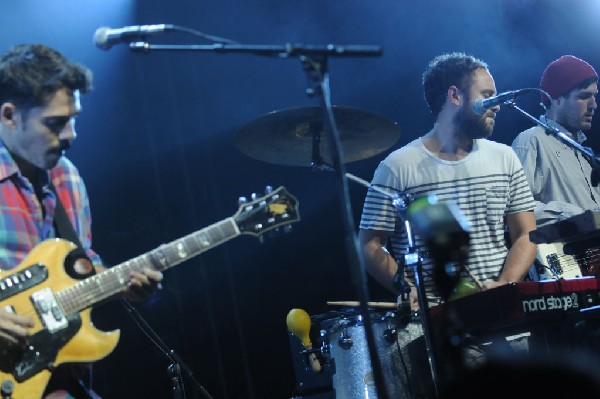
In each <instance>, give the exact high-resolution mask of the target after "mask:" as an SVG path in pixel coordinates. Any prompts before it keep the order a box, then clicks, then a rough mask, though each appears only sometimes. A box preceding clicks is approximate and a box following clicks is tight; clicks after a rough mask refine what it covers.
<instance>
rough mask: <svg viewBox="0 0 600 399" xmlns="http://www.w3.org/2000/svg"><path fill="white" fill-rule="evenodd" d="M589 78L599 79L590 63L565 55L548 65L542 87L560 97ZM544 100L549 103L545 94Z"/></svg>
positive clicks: (552, 94)
mask: <svg viewBox="0 0 600 399" xmlns="http://www.w3.org/2000/svg"><path fill="white" fill-rule="evenodd" d="M589 78H596V79H598V74H597V73H596V71H595V70H594V68H593V67H592V66H591V65H590V64H588V63H587V62H585V61H584V60H582V59H579V58H577V57H574V56H572V55H563V56H562V57H560V58H559V59H557V60H555V61H552V62H551V63H550V64H549V65H548V66H547V67H546V70H545V71H544V74H543V75H542V80H541V81H540V88H541V89H542V90H544V91H545V92H547V93H548V94H550V96H551V97H552V98H558V97H560V96H562V95H564V94H567V93H568V92H570V91H571V90H572V89H574V88H575V87H577V86H578V85H579V84H581V83H582V82H583V81H585V80H587V79H589ZM542 101H543V102H544V104H546V105H548V104H549V100H548V99H547V98H546V96H544V95H542Z"/></svg>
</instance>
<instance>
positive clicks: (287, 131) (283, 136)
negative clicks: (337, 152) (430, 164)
mask: <svg viewBox="0 0 600 399" xmlns="http://www.w3.org/2000/svg"><path fill="white" fill-rule="evenodd" d="M322 114H323V112H322V109H321V108H320V107H300V108H289V109H284V110H278V111H272V112H269V113H267V114H265V115H262V116H260V117H258V118H256V119H254V120H251V121H250V122H248V123H246V124H245V125H243V126H242V127H241V128H240V129H239V130H238V132H237V133H236V136H235V145H236V147H237V148H238V149H239V150H240V151H241V152H243V153H244V154H246V155H248V156H249V157H251V158H254V159H258V160H259V161H265V162H269V163H274V164H278V165H289V166H311V165H312V163H311V162H312V155H313V135H314V134H319V135H320V145H319V155H320V156H321V158H322V161H323V162H325V163H327V164H329V165H331V163H332V162H331V159H332V157H331V154H330V152H331V144H330V138H329V135H328V134H327V133H326V132H325V131H324V123H323V115H322ZM333 115H334V117H335V121H336V124H337V127H338V130H339V133H340V142H341V145H342V150H343V153H344V159H343V162H344V163H349V162H355V161H360V160H363V159H366V158H370V157H372V156H375V155H377V154H379V153H382V152H383V151H385V150H387V149H389V148H390V147H391V146H393V145H394V144H395V143H396V142H397V141H398V139H399V138H400V128H399V127H398V125H397V124H396V123H395V122H393V121H391V120H389V119H387V118H385V117H383V116H380V115H377V114H375V113H373V112H369V111H365V110H362V109H358V108H352V107H340V106H333Z"/></svg>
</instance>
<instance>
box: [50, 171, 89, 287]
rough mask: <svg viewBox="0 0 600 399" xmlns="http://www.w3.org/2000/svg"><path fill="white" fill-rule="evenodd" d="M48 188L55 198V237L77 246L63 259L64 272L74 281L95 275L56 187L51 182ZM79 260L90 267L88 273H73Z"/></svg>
mask: <svg viewBox="0 0 600 399" xmlns="http://www.w3.org/2000/svg"><path fill="white" fill-rule="evenodd" d="M48 187H49V188H50V190H51V191H52V192H53V193H54V196H55V197H56V209H55V211H54V228H55V229H56V236H57V237H59V238H64V239H65V240H67V241H70V242H72V243H73V244H75V245H77V248H76V249H74V250H73V251H71V252H70V253H69V255H67V258H66V259H65V271H66V272H67V274H68V275H69V276H71V277H73V278H75V279H84V278H86V277H89V276H92V275H94V274H95V270H94V267H93V266H92V262H91V261H90V259H89V257H88V256H87V254H86V253H85V250H84V249H83V246H82V245H81V241H79V237H78V236H77V233H76V232H75V229H74V228H73V225H72V224H71V221H70V220H69V216H68V215H67V211H66V210H65V207H64V206H63V204H62V202H61V200H60V197H59V196H58V192H57V191H56V187H54V184H52V182H51V181H49V182H48ZM79 259H84V261H85V262H86V263H87V264H89V265H90V268H91V270H90V272H88V273H83V274H82V273H81V272H76V271H75V267H74V265H75V262H76V261H77V260H79Z"/></svg>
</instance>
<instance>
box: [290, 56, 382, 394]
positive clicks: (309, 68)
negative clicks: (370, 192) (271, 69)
mask: <svg viewBox="0 0 600 399" xmlns="http://www.w3.org/2000/svg"><path fill="white" fill-rule="evenodd" d="M300 60H301V61H302V65H303V67H304V70H305V71H306V73H307V75H308V77H309V79H310V80H311V82H312V83H313V85H314V86H313V87H312V88H309V89H308V90H307V94H308V95H310V96H314V95H318V96H319V98H320V99H321V107H322V111H323V120H324V121H326V123H325V126H324V128H325V129H324V131H325V132H326V133H327V134H328V135H329V137H330V138H331V143H332V146H331V154H330V155H331V159H332V161H333V165H332V169H333V171H334V172H335V173H336V175H337V177H338V183H339V187H338V189H339V193H340V196H341V204H342V220H343V221H344V224H345V227H346V232H347V234H346V249H347V252H348V261H349V262H350V272H351V274H352V277H353V281H356V282H357V287H356V288H357V294H358V297H359V302H360V307H359V308H360V312H361V315H362V317H363V322H364V328H365V336H366V340H367V347H368V348H369V355H370V360H371V366H372V368H373V375H374V378H375V387H376V390H377V397H378V398H379V399H387V398H388V397H389V396H388V393H387V387H386V384H385V380H384V375H383V370H382V365H381V361H380V357H379V354H378V352H377V346H376V344H375V337H374V334H373V325H372V321H371V315H370V313H369V308H368V304H367V303H368V300H369V295H368V289H367V283H366V282H367V280H366V276H365V274H364V270H365V267H364V264H363V263H364V262H363V258H362V256H361V249H360V246H359V243H358V239H357V236H356V229H355V226H354V223H353V220H354V217H353V216H352V211H351V207H350V200H349V197H350V196H349V193H348V185H347V181H346V179H345V178H344V177H345V174H346V172H345V168H344V164H343V162H342V159H344V158H343V149H342V145H341V140H340V133H339V130H338V128H337V124H336V121H335V117H334V114H333V106H332V104H331V92H330V87H329V74H328V71H327V57H326V56H325V55H320V56H311V57H308V56H300ZM313 134H315V133H314V132H313ZM317 134H318V133H317ZM319 142H320V137H315V136H313V154H312V162H313V167H316V168H319V167H322V166H323V162H322V161H323V160H322V157H321V155H320V153H319V147H320V146H319Z"/></svg>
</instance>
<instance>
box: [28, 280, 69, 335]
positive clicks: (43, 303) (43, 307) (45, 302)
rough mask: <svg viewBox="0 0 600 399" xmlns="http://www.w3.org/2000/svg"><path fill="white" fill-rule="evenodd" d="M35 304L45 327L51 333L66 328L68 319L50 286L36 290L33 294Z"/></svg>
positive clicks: (32, 299) (32, 298)
mask: <svg viewBox="0 0 600 399" xmlns="http://www.w3.org/2000/svg"><path fill="white" fill-rule="evenodd" d="M31 301H32V302H33V306H34V307H35V309H36V310H37V313H38V316H39V318H40V320H41V321H42V323H43V324H44V327H46V329H48V331H49V332H50V333H53V332H55V331H58V330H62V329H63V328H66V327H67V325H68V321H67V319H66V318H65V316H64V314H63V312H62V310H61V308H60V306H58V302H57V301H56V297H55V296H54V293H53V292H52V290H51V289H50V288H44V289H42V290H40V291H37V292H35V293H34V294H33V295H32V296H31Z"/></svg>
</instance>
